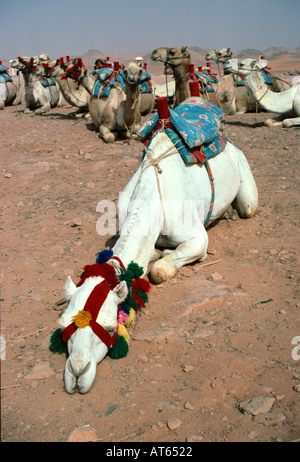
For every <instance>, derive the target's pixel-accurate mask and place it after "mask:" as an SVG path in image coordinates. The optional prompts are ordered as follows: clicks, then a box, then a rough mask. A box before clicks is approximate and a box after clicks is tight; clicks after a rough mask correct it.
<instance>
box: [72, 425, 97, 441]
mask: <svg viewBox="0 0 300 462" xmlns="http://www.w3.org/2000/svg"><path fill="white" fill-rule="evenodd" d="M67 441H68V442H69V443H86V442H89V441H97V432H96V429H95V428H93V427H89V426H88V427H81V428H75V430H73V431H72V433H71V435H70V436H69V438H68V439H67Z"/></svg>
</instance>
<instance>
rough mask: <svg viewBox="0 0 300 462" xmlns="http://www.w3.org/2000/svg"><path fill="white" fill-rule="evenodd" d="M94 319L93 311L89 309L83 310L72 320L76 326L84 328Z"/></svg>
mask: <svg viewBox="0 0 300 462" xmlns="http://www.w3.org/2000/svg"><path fill="white" fill-rule="evenodd" d="M91 319H92V315H91V313H89V312H88V311H84V310H81V311H79V312H78V313H77V314H76V315H75V316H73V317H72V320H73V322H74V324H75V326H76V327H79V328H83V327H86V326H88V325H89V323H90V321H91Z"/></svg>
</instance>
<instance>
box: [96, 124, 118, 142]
mask: <svg viewBox="0 0 300 462" xmlns="http://www.w3.org/2000/svg"><path fill="white" fill-rule="evenodd" d="M99 137H100V138H102V139H103V140H104V141H105V143H114V141H115V135H114V134H113V133H112V132H111V131H110V130H109V129H108V128H107V127H105V126H104V125H100V127H99Z"/></svg>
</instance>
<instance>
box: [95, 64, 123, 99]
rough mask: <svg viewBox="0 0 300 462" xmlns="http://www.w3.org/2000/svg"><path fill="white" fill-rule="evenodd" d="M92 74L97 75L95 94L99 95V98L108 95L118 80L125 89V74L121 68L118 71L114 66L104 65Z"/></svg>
mask: <svg viewBox="0 0 300 462" xmlns="http://www.w3.org/2000/svg"><path fill="white" fill-rule="evenodd" d="M92 74H93V75H95V76H96V77H97V80H96V82H95V85H94V88H93V96H97V98H102V97H104V96H108V95H109V93H110V90H111V88H112V87H113V86H114V85H115V83H116V82H118V83H119V84H121V86H122V88H123V90H124V91H125V76H124V73H123V71H122V70H121V69H120V70H119V71H118V72H117V73H116V72H114V69H113V68H112V67H103V68H102V69H96V70H94V71H93V72H92Z"/></svg>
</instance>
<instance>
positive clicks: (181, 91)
mask: <svg viewBox="0 0 300 462" xmlns="http://www.w3.org/2000/svg"><path fill="white" fill-rule="evenodd" d="M187 68H188V66H187V65H181V66H177V67H174V68H173V74H174V79H175V83H176V87H175V94H176V105H178V104H180V103H182V101H184V100H186V99H187V98H188V96H189V94H188V91H187V85H186V75H187Z"/></svg>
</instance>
